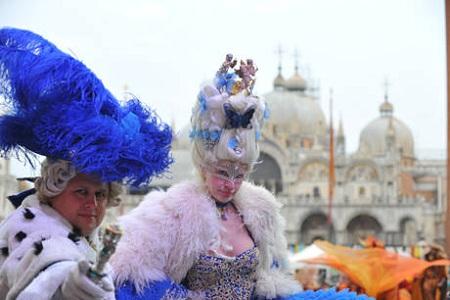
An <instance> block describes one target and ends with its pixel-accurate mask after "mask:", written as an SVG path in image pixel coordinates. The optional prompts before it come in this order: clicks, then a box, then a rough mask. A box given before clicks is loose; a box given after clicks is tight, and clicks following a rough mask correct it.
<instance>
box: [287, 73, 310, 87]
mask: <svg viewBox="0 0 450 300" xmlns="http://www.w3.org/2000/svg"><path fill="white" fill-rule="evenodd" d="M285 87H286V89H287V90H288V91H300V92H303V91H305V90H306V87H307V85H306V80H305V79H304V78H303V77H302V76H300V74H298V72H295V74H294V75H292V77H291V78H289V79H288V80H286V84H285Z"/></svg>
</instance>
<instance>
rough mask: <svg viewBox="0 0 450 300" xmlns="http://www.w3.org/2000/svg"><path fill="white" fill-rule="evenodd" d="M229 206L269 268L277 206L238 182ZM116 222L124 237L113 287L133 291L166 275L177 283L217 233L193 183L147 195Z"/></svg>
mask: <svg viewBox="0 0 450 300" xmlns="http://www.w3.org/2000/svg"><path fill="white" fill-rule="evenodd" d="M234 201H235V204H236V206H237V207H238V209H239V210H240V212H241V213H242V214H243V217H244V222H245V224H246V225H247V226H248V228H249V230H250V232H251V234H252V236H253V238H254V239H255V242H256V244H257V245H258V247H260V252H262V254H263V255H262V256H263V262H262V266H264V268H265V269H269V268H270V265H271V263H272V262H271V261H269V260H272V258H273V257H272V256H273V254H274V252H276V249H274V245H275V232H277V233H278V231H279V230H280V228H278V227H280V226H279V224H278V223H277V221H279V220H278V219H277V218H274V217H273V216H275V215H277V211H278V210H279V208H280V205H279V203H278V202H276V200H275V199H274V197H273V196H272V194H271V193H270V192H268V191H267V190H265V189H264V188H261V187H256V186H254V185H252V184H250V183H243V185H242V186H241V188H240V190H239V191H238V193H237V194H236V195H235V199H234ZM120 223H121V225H122V227H123V228H124V231H125V233H124V236H123V238H122V240H121V241H120V242H119V245H118V247H117V250H116V253H115V254H114V256H113V257H112V258H111V264H112V266H113V269H114V273H115V277H116V281H117V282H118V283H119V284H121V283H123V282H125V281H127V280H129V281H131V282H133V283H134V284H135V286H136V288H137V289H138V290H140V289H142V288H143V287H144V286H145V285H146V283H147V282H148V281H151V280H162V279H166V278H167V276H168V277H170V278H171V279H173V280H175V281H176V282H178V283H179V282H181V281H182V280H183V278H184V277H185V275H186V273H187V271H188V270H189V269H190V267H191V266H192V264H193V263H194V261H195V259H196V258H197V257H198V255H199V254H200V253H203V252H206V251H207V250H208V249H209V248H211V246H212V245H213V244H214V243H216V242H217V241H218V237H219V231H220V222H219V219H218V217H217V214H216V208H215V205H214V204H213V202H212V201H211V200H210V199H209V197H208V196H207V194H206V192H205V189H204V187H203V186H202V185H201V184H199V183H198V182H183V183H180V184H177V185H175V186H173V187H172V188H170V189H169V190H167V192H162V191H156V192H152V193H150V194H149V195H147V196H146V197H145V199H144V200H143V202H141V203H140V205H139V206H138V207H137V208H135V209H134V210H132V211H131V212H130V213H129V214H128V215H126V216H123V217H122V218H121V219H120ZM281 230H282V229H281ZM283 247H285V245H283ZM261 250H262V251H261ZM269 252H272V253H269Z"/></svg>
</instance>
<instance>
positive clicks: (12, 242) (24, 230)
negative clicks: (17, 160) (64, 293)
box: [0, 195, 98, 300]
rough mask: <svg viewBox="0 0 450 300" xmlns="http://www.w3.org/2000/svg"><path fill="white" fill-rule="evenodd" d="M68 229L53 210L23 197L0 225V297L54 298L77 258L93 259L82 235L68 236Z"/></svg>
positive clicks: (69, 228) (70, 230)
mask: <svg viewBox="0 0 450 300" xmlns="http://www.w3.org/2000/svg"><path fill="white" fill-rule="evenodd" d="M72 231H73V228H72V226H71V225H70V223H69V222H67V221H66V220H65V219H64V218H63V217H62V216H61V215H60V214H58V213H57V212H56V211H55V210H54V209H52V208H51V207H50V206H48V205H45V204H41V203H40V202H39V201H38V200H37V198H36V196H35V195H31V196H29V197H27V198H26V199H25V201H24V203H23V204H22V206H21V207H19V208H18V209H16V210H15V211H14V212H13V213H11V214H10V215H9V216H8V217H7V219H5V220H4V221H3V222H2V223H1V225H0V249H1V252H2V253H1V254H0V257H1V258H0V299H16V298H17V299H42V300H43V299H55V297H54V296H55V295H56V294H58V290H59V287H60V286H61V284H62V283H63V281H64V279H65V278H66V275H67V273H68V270H69V269H70V268H71V267H73V265H74V264H76V262H77V261H78V260H79V259H87V260H90V261H93V262H94V261H95V260H96V252H95V250H94V249H93V248H92V247H91V246H90V245H89V243H88V242H87V240H86V239H85V238H84V237H79V240H78V241H77V242H76V243H75V241H73V240H71V239H69V234H71V233H72ZM96 233H97V232H95V233H94V234H93V235H92V238H94V237H96ZM95 242H98V240H97V239H95Z"/></svg>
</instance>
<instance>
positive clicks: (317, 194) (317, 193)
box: [313, 186, 320, 198]
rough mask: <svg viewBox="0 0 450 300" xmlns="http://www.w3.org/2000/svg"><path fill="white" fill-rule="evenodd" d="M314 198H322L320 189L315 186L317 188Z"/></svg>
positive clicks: (314, 191)
mask: <svg viewBox="0 0 450 300" xmlns="http://www.w3.org/2000/svg"><path fill="white" fill-rule="evenodd" d="M313 196H314V198H320V190H319V187H317V186H315V187H314V188H313Z"/></svg>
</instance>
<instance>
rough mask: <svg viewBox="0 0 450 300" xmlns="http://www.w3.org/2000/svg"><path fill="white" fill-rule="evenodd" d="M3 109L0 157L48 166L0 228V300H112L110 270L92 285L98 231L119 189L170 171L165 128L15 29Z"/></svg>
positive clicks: (5, 64) (5, 51)
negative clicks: (42, 158)
mask: <svg viewBox="0 0 450 300" xmlns="http://www.w3.org/2000/svg"><path fill="white" fill-rule="evenodd" d="M0 100H1V102H2V106H3V107H5V108H6V111H5V113H4V114H3V115H1V116H0V154H1V155H2V156H5V157H10V156H12V155H14V156H17V157H20V158H24V159H25V160H27V161H29V162H31V163H33V162H35V161H36V158H35V155H36V154H38V155H42V156H45V157H46V158H45V160H44V161H43V162H42V164H41V175H40V176H39V177H38V178H37V179H36V180H35V182H34V185H35V187H34V189H32V190H30V191H27V192H26V193H25V194H22V195H19V196H18V197H13V198H11V199H13V204H14V205H15V206H16V207H17V209H16V210H15V211H14V212H12V213H11V214H10V215H9V216H8V217H7V218H6V219H5V220H4V221H3V223H1V225H0V250H1V254H0V257H1V259H0V299H79V300H83V299H115V296H114V285H113V281H112V279H111V273H110V267H109V265H106V268H105V269H104V270H105V272H104V274H97V275H98V276H97V277H96V278H94V277H95V276H94V277H93V276H92V274H93V272H92V271H93V270H94V271H95V270H96V269H95V266H96V264H97V263H98V262H97V259H98V252H99V250H100V249H99V247H100V244H99V237H98V228H99V226H100V224H101V223H102V221H103V218H104V215H105V211H106V209H107V208H108V207H112V206H117V205H118V204H119V203H120V192H121V190H122V186H123V185H135V186H139V185H143V184H147V183H148V182H149V181H150V180H151V178H152V177H154V176H156V175H158V174H160V173H162V172H163V171H165V170H166V169H167V168H168V166H169V164H170V163H171V162H172V159H171V157H170V154H169V151H170V144H171V139H172V132H171V129H170V127H169V126H168V125H167V124H165V123H163V122H161V121H160V120H159V118H158V117H157V116H156V114H155V113H154V112H153V111H151V110H150V109H149V108H147V107H145V106H144V105H143V104H142V103H141V102H139V100H138V99H131V100H129V101H127V102H126V103H121V102H119V101H118V100H117V99H116V98H115V97H114V96H113V95H112V94H111V93H110V92H109V91H108V90H107V89H106V88H105V86H104V85H103V83H102V82H101V81H100V80H99V79H98V78H97V77H96V76H95V74H94V73H93V72H92V71H90V70H89V69H88V68H87V67H86V66H85V65H84V64H83V63H81V62H80V61H78V60H77V59H75V58H73V57H71V56H70V55H68V54H66V53H64V52H62V51H61V50H59V49H58V48H57V47H56V46H55V45H53V44H52V43H50V42H49V41H47V40H46V39H44V38H43V37H41V36H39V35H37V34H35V33H33V32H30V31H27V30H20V29H15V28H2V29H0ZM88 274H90V275H88ZM94 275H95V274H94ZM93 278H94V279H95V280H94V279H93Z"/></svg>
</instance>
